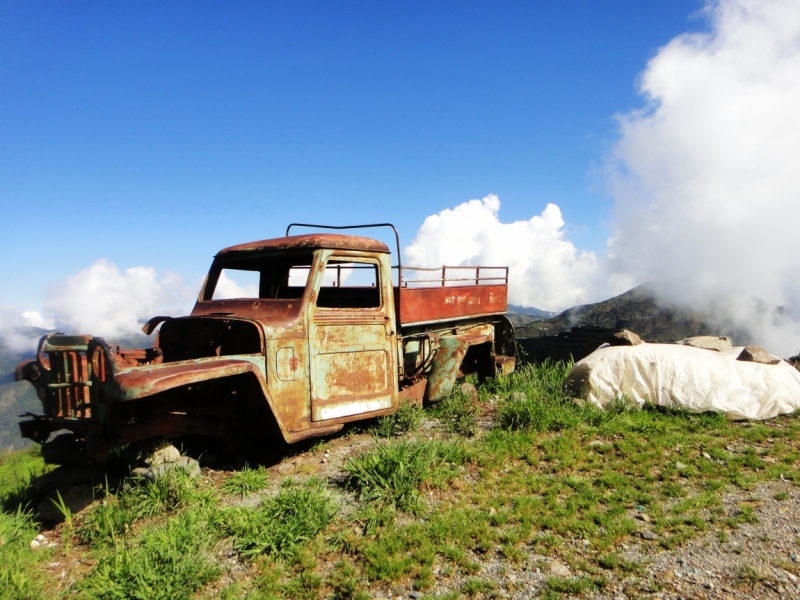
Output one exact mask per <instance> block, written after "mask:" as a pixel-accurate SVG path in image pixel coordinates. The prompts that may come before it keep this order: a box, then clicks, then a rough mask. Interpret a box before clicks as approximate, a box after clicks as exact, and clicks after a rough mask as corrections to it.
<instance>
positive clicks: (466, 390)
mask: <svg viewBox="0 0 800 600" xmlns="http://www.w3.org/2000/svg"><path fill="white" fill-rule="evenodd" d="M461 393H462V394H464V395H465V396H467V397H469V399H470V400H472V401H473V402H477V401H478V388H476V387H475V385H474V384H472V383H469V382H468V381H465V382H464V383H462V384H461Z"/></svg>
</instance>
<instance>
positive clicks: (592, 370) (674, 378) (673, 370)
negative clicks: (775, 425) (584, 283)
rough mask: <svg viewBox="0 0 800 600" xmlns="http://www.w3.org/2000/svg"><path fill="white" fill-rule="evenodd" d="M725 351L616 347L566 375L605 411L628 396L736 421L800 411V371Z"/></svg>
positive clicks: (736, 351)
mask: <svg viewBox="0 0 800 600" xmlns="http://www.w3.org/2000/svg"><path fill="white" fill-rule="evenodd" d="M741 351H742V348H733V349H731V350H727V351H724V352H714V351H712V350H703V349H700V348H693V347H691V346H680V345H677V344H639V345H637V346H611V347H606V348H600V349H598V350H595V351H594V352H592V354H590V355H589V356H587V357H586V358H584V359H583V360H581V361H579V362H577V363H575V366H574V367H573V368H572V370H571V371H570V374H569V376H568V377H567V385H568V387H569V389H570V390H571V391H572V392H573V393H577V392H578V391H580V395H581V397H582V398H584V399H586V400H587V401H589V402H591V403H593V404H595V405H597V406H599V407H601V408H602V407H604V406H606V405H607V404H609V403H611V402H613V401H614V399H615V398H618V397H620V396H623V395H624V396H625V397H627V398H628V399H629V401H631V402H636V403H637V404H638V405H639V406H641V405H642V404H644V403H645V402H652V403H653V404H658V405H660V406H668V407H673V408H684V409H686V410H688V411H691V412H706V411H715V412H719V413H723V414H725V415H727V416H728V417H729V418H731V419H770V418H772V417H775V416H777V415H781V414H786V413H791V412H793V411H794V410H795V409H797V408H798V407H800V372H798V371H797V369H795V368H794V367H792V366H791V365H790V364H788V363H787V362H785V361H781V362H780V363H778V364H776V365H765V364H762V363H756V362H746V361H740V360H736V357H737V356H739V353H740V352H741Z"/></svg>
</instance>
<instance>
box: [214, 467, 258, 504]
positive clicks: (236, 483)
mask: <svg viewBox="0 0 800 600" xmlns="http://www.w3.org/2000/svg"><path fill="white" fill-rule="evenodd" d="M267 483H268V479H267V472H266V471H265V470H264V469H263V468H258V469H251V468H250V467H249V466H248V465H247V463H245V465H244V468H243V469H242V470H241V471H237V472H235V473H233V474H232V475H231V476H230V477H228V479H226V480H225V483H223V484H222V490H223V491H224V492H227V493H228V494H237V495H240V496H241V497H242V498H244V497H245V496H247V495H249V494H252V493H254V492H257V491H259V490H263V489H264V488H265V487H267Z"/></svg>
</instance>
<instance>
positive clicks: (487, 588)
mask: <svg viewBox="0 0 800 600" xmlns="http://www.w3.org/2000/svg"><path fill="white" fill-rule="evenodd" d="M568 368H569V365H564V364H561V363H545V364H542V365H537V366H524V367H522V368H521V369H520V370H519V371H518V372H517V373H516V374H514V375H512V376H510V377H507V378H504V379H501V380H490V381H487V382H486V383H485V384H483V385H481V386H480V388H479V397H480V401H478V402H474V401H473V400H471V399H470V398H468V397H466V396H465V395H464V394H462V393H461V392H460V389H458V388H457V391H456V392H455V393H454V394H453V395H452V396H451V397H450V398H448V399H446V400H445V401H443V402H441V403H439V404H438V405H434V406H432V407H430V408H428V409H420V408H419V407H416V406H413V405H407V406H404V407H403V408H402V409H401V411H399V412H398V413H396V414H395V415H392V416H391V417H384V418H383V419H381V420H379V422H378V423H377V424H376V426H375V428H374V429H373V431H372V433H373V434H374V436H375V437H374V438H373V439H372V440H371V441H370V440H364V444H363V446H362V447H361V448H360V449H359V450H357V451H355V452H354V453H353V454H351V455H350V456H349V457H348V458H347V459H346V460H345V461H344V464H343V467H342V468H341V470H340V471H335V472H334V475H333V476H332V478H331V479H320V478H318V477H316V476H314V475H305V476H302V477H298V478H297V479H292V480H285V481H284V482H283V483H282V485H280V486H279V487H278V488H277V491H273V492H269V493H267V492H266V491H265V490H267V489H268V488H269V487H271V486H269V483H270V482H269V478H270V477H274V475H272V474H271V473H270V472H269V471H267V470H266V469H264V468H250V467H247V466H245V468H244V469H241V470H239V471H235V472H232V473H225V472H216V473H215V474H214V476H213V477H212V476H211V475H207V474H206V473H204V475H203V476H201V478H195V479H192V478H189V477H187V476H186V475H185V474H183V473H182V472H174V473H170V474H169V475H168V476H166V477H163V478H159V479H157V480H155V481H141V482H136V483H132V482H123V483H122V484H121V485H120V486H119V487H116V488H112V487H110V486H108V485H106V486H105V489H103V490H98V494H97V497H98V500H97V501H96V502H95V503H94V504H93V505H92V506H91V507H90V508H89V509H88V510H86V511H83V512H82V513H80V514H78V515H74V516H72V518H71V520H70V521H68V522H67V523H66V524H64V525H61V526H60V527H59V529H57V530H56V531H54V532H52V533H48V536H49V539H59V538H60V539H61V540H62V541H61V543H59V545H58V547H57V548H54V549H40V550H37V551H33V550H31V548H30V541H31V540H32V539H33V538H34V537H35V536H36V534H37V533H39V531H40V526H39V525H38V524H37V523H36V522H35V520H34V519H33V517H32V516H31V515H30V513H29V512H27V504H26V501H27V500H29V499H30V494H29V490H28V486H27V482H28V480H29V478H30V476H31V474H35V473H40V472H42V471H43V469H44V465H43V463H42V462H41V458H40V457H38V456H37V455H36V454H35V452H34V453H31V452H29V453H22V454H16V453H15V454H13V455H4V456H3V457H0V474H2V476H0V486H2V487H0V493H1V494H2V495H1V496H0V498H2V506H3V511H2V512H0V542H1V543H0V564H2V569H0V597H2V598H5V597H9V598H38V597H53V598H58V597H61V596H77V597H84V598H129V597H130V598H137V597H142V598H144V597H148V598H150V597H153V598H167V597H174V598H189V597H197V598H206V597H207V598H211V597H222V598H240V597H248V598H336V599H360V598H366V597H369V596H368V595H367V591H370V592H372V591H373V590H374V589H380V590H382V592H381V593H383V592H385V593H383V595H386V596H392V595H395V596H396V595H403V596H406V595H408V594H409V593H410V591H417V592H419V593H420V594H422V595H423V596H425V595H435V594H438V593H439V592H440V591H441V592H445V593H449V596H447V595H445V596H444V597H452V598H455V597H493V596H495V595H503V594H504V593H507V594H508V595H511V596H512V597H513V595H514V591H515V590H514V589H512V588H508V589H505V590H504V589H500V588H502V587H503V586H502V585H501V584H500V583H498V582H497V580H496V578H494V577H493V576H491V575H490V574H487V573H486V572H485V571H484V566H483V565H484V561H485V560H487V559H491V560H492V561H497V560H499V561H501V564H502V565H503V568H506V569H509V570H529V569H532V568H534V565H535V564H536V563H535V562H534V559H532V556H533V555H542V556H545V557H548V558H552V559H556V558H557V559H558V560H559V561H561V562H563V563H564V564H566V565H568V566H569V568H570V571H571V572H572V573H573V574H574V575H573V576H571V577H568V578H557V577H551V578H548V579H547V580H546V583H544V584H543V587H542V589H540V590H539V593H540V594H542V595H544V597H548V598H555V597H565V596H579V595H581V594H587V593H589V592H591V591H599V590H602V589H604V587H606V586H607V581H608V580H610V579H612V578H616V579H623V578H627V577H637V578H640V577H642V576H643V573H644V565H643V564H640V563H638V562H632V561H630V560H627V559H626V558H625V556H624V553H623V551H622V545H623V544H626V545H627V544H632V543H637V544H642V543H644V544H647V545H648V546H649V547H651V548H652V549H653V550H657V549H660V548H665V549H670V548H679V547H680V546H681V544H683V543H684V542H685V541H686V540H688V539H690V538H692V537H694V536H697V535H700V534H703V533H704V532H712V533H713V534H715V535H716V536H717V537H719V538H720V539H723V538H724V537H725V536H726V532H728V531H730V530H731V529H735V528H736V527H738V526H739V525H740V524H742V523H749V522H754V521H756V520H757V512H756V504H755V502H754V501H752V500H751V497H750V495H747V496H745V499H746V500H745V501H742V502H740V503H739V504H738V506H735V507H732V508H729V507H728V505H726V504H724V503H723V501H722V500H723V498H724V496H725V494H726V493H727V492H728V491H730V490H734V489H739V490H750V489H753V488H754V486H756V485H757V484H759V483H760V482H765V481H782V482H784V483H782V486H784V487H782V488H781V491H777V492H775V493H774V498H775V500H776V501H787V500H789V498H790V497H791V496H790V493H789V486H791V485H796V484H798V483H800V470H798V468H797V467H798V460H800V419H797V416H796V415H792V416H786V417H781V418H779V419H775V420H773V421H770V422H767V423H735V422H730V421H728V420H726V419H725V418H724V417H721V416H718V415H710V414H703V415H698V414H691V413H687V412H684V411H674V410H664V409H659V408H654V407H645V408H644V409H641V410H639V409H635V408H631V407H630V406H629V405H628V404H627V403H626V402H625V401H624V399H621V400H620V402H618V403H616V404H615V405H614V406H612V407H610V409H609V410H606V411H601V410H598V409H596V408H594V407H592V406H586V405H582V404H578V403H576V402H574V401H572V400H570V399H569V398H566V397H565V396H564V394H563V392H562V389H561V381H562V380H563V377H564V375H565V373H566V371H567V370H568ZM489 399H491V402H487V400H489ZM491 410H494V411H495V413H494V419H495V426H494V427H493V428H492V429H491V430H489V431H488V432H479V431H478V429H477V422H478V417H479V416H481V415H482V414H484V413H486V412H487V411H491ZM423 419H424V420H425V422H426V426H425V428H420V424H421V422H422V421H423ZM437 422H438V426H436V427H434V428H431V426H429V423H434V424H436V423H437ZM327 444H328V442H324V441H323V442H321V443H320V444H319V445H318V446H317V448H321V447H322V446H323V445H327ZM332 448H333V447H332ZM317 463H318V461H316V462H315V464H317ZM298 472H301V471H300V470H298ZM259 492H260V494H259V495H258V496H256V494H257V493H259ZM64 508H66V507H64ZM645 519H646V520H645ZM643 529H649V530H651V531H652V532H654V533H655V534H656V539H655V540H654V541H643V540H642V539H641V537H640V533H641V531H642V530H643ZM67 550H68V551H69V553H70V554H69V557H67V556H66V552H67ZM51 563H60V564H80V565H91V566H90V567H86V566H83V567H81V568H78V567H74V568H70V569H67V573H66V575H65V576H64V578H63V579H60V578H57V577H55V576H54V575H53V574H51V572H50V571H49V570H48V568H47V566H48V565H49V564H51ZM59 572H60V571H59ZM760 578H763V576H762V575H761V573H760V571H758V570H757V569H756V568H755V567H748V568H743V569H742V571H741V572H739V573H738V578H737V581H738V582H739V583H740V584H741V585H753V584H755V583H757V582H758V581H760ZM457 582H460V583H457Z"/></svg>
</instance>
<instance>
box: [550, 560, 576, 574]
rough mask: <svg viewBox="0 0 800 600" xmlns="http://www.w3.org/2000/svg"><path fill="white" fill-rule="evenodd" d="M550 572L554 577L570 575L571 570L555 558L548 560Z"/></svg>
mask: <svg viewBox="0 0 800 600" xmlns="http://www.w3.org/2000/svg"><path fill="white" fill-rule="evenodd" d="M550 573H552V574H553V575H555V576H556V577H572V571H570V570H569V567H568V566H567V565H565V564H564V563H562V562H561V561H558V560H555V559H553V560H551V561H550Z"/></svg>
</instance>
